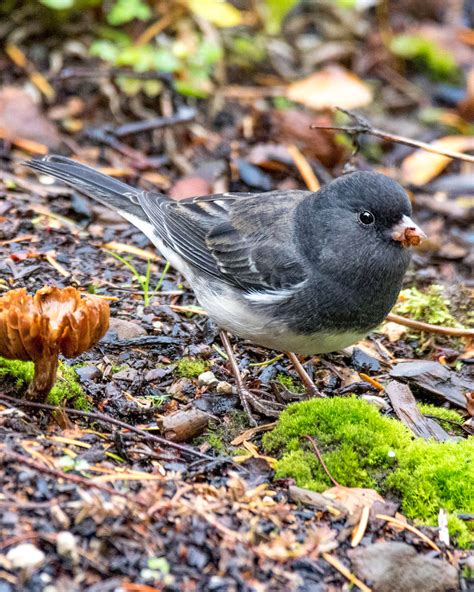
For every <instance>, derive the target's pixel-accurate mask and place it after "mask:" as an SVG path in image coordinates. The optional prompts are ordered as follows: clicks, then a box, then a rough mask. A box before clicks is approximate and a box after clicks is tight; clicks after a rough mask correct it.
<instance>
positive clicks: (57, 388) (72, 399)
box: [0, 358, 91, 411]
mask: <svg viewBox="0 0 474 592" xmlns="http://www.w3.org/2000/svg"><path fill="white" fill-rule="evenodd" d="M33 374H34V365H33V362H21V361H19V360H5V359H4V358H0V378H10V379H11V380H13V381H14V382H15V385H16V386H17V387H18V388H21V387H25V386H26V385H28V383H29V382H30V381H31V380H32V378H33ZM64 400H66V401H67V402H68V405H71V406H72V407H74V408H75V409H82V410H84V411H87V410H89V409H91V404H90V402H89V400H88V398H87V395H86V394H85V393H84V391H83V389H82V387H81V385H80V384H79V382H78V377H77V374H76V371H75V370H74V366H67V365H66V364H64V363H63V362H61V361H60V362H59V367H58V375H57V380H56V384H55V385H54V386H53V388H52V389H51V392H50V393H49V395H48V398H47V399H46V402H47V403H49V404H51V405H59V404H60V403H61V402H63V401H64Z"/></svg>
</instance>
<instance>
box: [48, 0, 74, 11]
mask: <svg viewBox="0 0 474 592" xmlns="http://www.w3.org/2000/svg"><path fill="white" fill-rule="evenodd" d="M40 2H41V4H44V6H47V7H48V8H52V9H53V10H69V9H70V8H72V7H73V6H74V0H40Z"/></svg>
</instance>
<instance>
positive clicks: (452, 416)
mask: <svg viewBox="0 0 474 592" xmlns="http://www.w3.org/2000/svg"><path fill="white" fill-rule="evenodd" d="M418 409H419V410H420V411H421V413H423V415H432V416H433V417H436V419H441V420H443V419H444V420H446V421H451V422H455V423H457V424H458V425H462V424H463V423H464V419H463V417H462V415H461V414H460V413H458V412H457V411H455V410H454V409H446V407H438V406H437V405H430V404H428V403H418Z"/></svg>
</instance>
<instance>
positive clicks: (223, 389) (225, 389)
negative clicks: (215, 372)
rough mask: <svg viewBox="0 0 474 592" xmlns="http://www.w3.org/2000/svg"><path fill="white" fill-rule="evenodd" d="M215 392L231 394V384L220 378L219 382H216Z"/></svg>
mask: <svg viewBox="0 0 474 592" xmlns="http://www.w3.org/2000/svg"><path fill="white" fill-rule="evenodd" d="M216 392H218V393H219V395H231V394H232V385H231V384H230V383H229V382H225V381H224V380H222V381H221V382H218V383H217V386H216Z"/></svg>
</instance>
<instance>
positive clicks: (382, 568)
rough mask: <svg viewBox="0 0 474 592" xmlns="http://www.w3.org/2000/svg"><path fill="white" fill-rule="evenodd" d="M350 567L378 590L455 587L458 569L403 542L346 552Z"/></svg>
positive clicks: (428, 591)
mask: <svg viewBox="0 0 474 592" xmlns="http://www.w3.org/2000/svg"><path fill="white" fill-rule="evenodd" d="M348 554H349V557H350V559H351V561H352V568H353V570H354V572H355V574H356V575H357V577H359V578H360V579H362V580H364V581H370V582H371V588H372V589H373V590H377V592H394V591H397V592H398V591H399V590H403V592H447V591H448V590H458V585H459V582H458V572H457V569H456V568H455V567H453V566H452V565H451V564H450V563H448V562H447V561H445V560H443V559H437V558H434V557H430V555H428V554H424V553H417V551H416V549H415V548H414V547H411V546H410V545H407V544H406V543H397V542H388V543H374V544H373V545H369V546H368V547H360V548H357V549H354V550H351V551H349V553H348Z"/></svg>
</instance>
